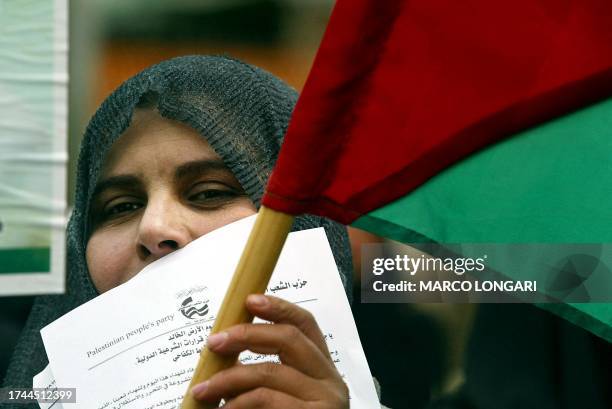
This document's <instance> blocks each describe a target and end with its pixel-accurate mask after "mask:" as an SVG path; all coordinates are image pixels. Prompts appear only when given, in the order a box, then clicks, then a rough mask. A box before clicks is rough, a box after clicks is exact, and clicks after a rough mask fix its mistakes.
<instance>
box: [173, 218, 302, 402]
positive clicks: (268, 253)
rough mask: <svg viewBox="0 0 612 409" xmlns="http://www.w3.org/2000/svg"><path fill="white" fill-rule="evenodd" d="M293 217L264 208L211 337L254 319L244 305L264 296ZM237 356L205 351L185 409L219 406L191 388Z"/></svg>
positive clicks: (227, 366) (197, 367) (189, 391)
mask: <svg viewBox="0 0 612 409" xmlns="http://www.w3.org/2000/svg"><path fill="white" fill-rule="evenodd" d="M293 219H294V217H293V216H291V215H288V214H285V213H281V212H277V211H276V210H272V209H269V208H266V207H264V206H262V207H261V208H260V209H259V213H258V214H257V218H256V220H255V225H254V226H253V230H252V231H251V234H250V235H249V239H248V241H247V243H246V246H245V248H244V251H243V252H242V256H241V257H240V261H239V262H238V266H236V271H235V272H234V276H233V278H232V281H231V283H230V285H229V288H228V290H227V293H226V294H225V298H224V299H223V303H222V304H221V308H220V309H219V313H218V315H217V318H216V320H215V324H214V326H213V328H212V331H211V334H214V333H217V332H220V331H223V330H224V329H226V328H229V327H231V326H233V325H237V324H242V323H248V322H251V321H252V320H253V316H252V315H251V314H250V313H249V312H248V311H247V309H246V307H245V301H246V298H247V296H248V295H249V294H255V293H260V294H261V293H264V292H265V290H266V287H267V285H268V282H269V281H270V277H271V276H272V272H273V271H274V267H275V266H276V261H277V260H278V256H279V255H280V252H281V250H282V248H283V245H284V244H285V239H286V238H287V235H288V234H289V231H290V230H291V225H292V224H293ZM237 358H238V356H231V357H225V356H220V355H217V354H215V353H212V352H210V351H209V350H208V348H203V349H202V353H201V354H200V360H199V361H198V365H197V366H196V368H195V372H194V373H193V378H192V379H191V383H190V384H189V388H188V389H187V393H186V394H185V397H184V398H183V403H182V405H181V408H182V409H212V408H217V407H218V403H217V404H207V403H203V402H199V401H196V400H195V399H194V398H193V397H192V395H191V388H192V387H193V386H194V385H196V384H198V383H200V382H204V381H206V380H207V379H210V377H212V376H213V375H214V374H216V373H217V372H219V371H222V370H223V369H226V368H229V367H230V366H232V365H234V364H235V363H236V359H237Z"/></svg>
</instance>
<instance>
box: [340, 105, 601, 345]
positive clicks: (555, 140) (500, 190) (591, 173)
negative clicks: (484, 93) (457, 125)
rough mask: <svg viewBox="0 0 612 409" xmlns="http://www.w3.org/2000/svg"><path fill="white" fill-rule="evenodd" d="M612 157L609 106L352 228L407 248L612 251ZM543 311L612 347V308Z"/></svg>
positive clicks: (501, 148) (460, 171)
mask: <svg viewBox="0 0 612 409" xmlns="http://www.w3.org/2000/svg"><path fill="white" fill-rule="evenodd" d="M611 152H612V100H606V101H604V102H601V103H598V104H596V105H592V106H590V107H588V108H585V109H582V110H580V111H578V112H575V113H572V114H570V115H567V116H565V117H562V118H559V119H556V120H554V121H551V122H548V123H546V124H544V125H541V126H538V127H536V128H533V129H530V130H528V131H525V132H522V133H520V134H517V135H515V136H514V137H512V138H509V139H507V140H505V141H502V142H500V143H498V144H495V145H492V146H490V147H489V148H487V149H485V150H482V151H479V152H478V153H476V154H474V155H472V156H470V157H468V158H467V159H464V160H463V161H461V162H459V163H458V164H456V165H454V166H452V167H450V168H448V169H446V170H445V171H443V172H442V173H440V174H438V175H437V176H435V177H434V178H432V179H430V180H429V181H428V182H427V183H425V184H424V185H422V186H421V187H419V188H418V189H416V190H415V191H413V192H412V193H411V194H410V195H407V196H405V197H403V198H400V199H398V200H396V201H394V202H392V203H390V204H388V205H386V206H384V207H382V208H379V209H376V210H375V211H373V212H371V213H369V214H366V215H364V216H362V217H360V218H359V219H357V220H356V221H355V222H353V224H352V225H353V226H354V227H357V228H361V229H364V230H368V231H370V232H373V233H375V234H378V235H381V236H384V237H388V238H391V239H394V240H397V241H401V242H404V243H418V242H427V241H433V242H437V243H509V244H512V243H559V244H563V243H612V229H611V228H610V226H612V211H610V206H609V201H610V197H612V184H611V183H609V181H610V180H612V155H611V154H610V153H611ZM502 273H504V274H507V272H502ZM542 307H543V308H546V309H548V310H551V311H553V312H555V313H557V314H559V315H561V316H563V317H564V318H566V319H568V320H569V321H571V322H573V323H575V324H577V325H580V326H582V327H584V328H586V329H588V330H590V331H592V332H593V333H595V334H597V335H599V336H601V337H603V338H605V339H607V340H608V341H610V342H612V329H611V328H612V304H601V303H599V304H587V303H585V304H546V305H542Z"/></svg>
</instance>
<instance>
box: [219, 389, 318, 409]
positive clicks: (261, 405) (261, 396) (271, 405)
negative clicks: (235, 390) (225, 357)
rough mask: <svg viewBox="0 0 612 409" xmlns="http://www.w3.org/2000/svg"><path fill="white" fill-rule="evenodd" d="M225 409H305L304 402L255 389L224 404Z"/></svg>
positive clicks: (284, 394)
mask: <svg viewBox="0 0 612 409" xmlns="http://www.w3.org/2000/svg"><path fill="white" fill-rule="evenodd" d="M223 408H227V409H287V408H291V409H306V404H305V402H304V401H302V400H300V399H298V398H296V397H294V396H291V395H287V394H286V393H283V392H279V391H275V390H272V389H268V388H257V389H254V390H252V391H249V392H247V393H243V394H242V395H240V396H238V397H236V398H234V399H232V400H230V401H228V402H226V404H225V406H223Z"/></svg>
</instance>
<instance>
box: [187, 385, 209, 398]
mask: <svg viewBox="0 0 612 409" xmlns="http://www.w3.org/2000/svg"><path fill="white" fill-rule="evenodd" d="M208 383H209V381H206V382H202V383H199V384H197V385H196V386H194V387H193V388H191V394H192V395H193V396H194V397H196V398H197V397H199V396H201V395H202V394H203V393H204V392H205V391H206V389H208Z"/></svg>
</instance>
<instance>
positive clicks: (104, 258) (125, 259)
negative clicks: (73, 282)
mask: <svg viewBox="0 0 612 409" xmlns="http://www.w3.org/2000/svg"><path fill="white" fill-rule="evenodd" d="M134 240H135V239H134V238H133V235H131V234H129V232H125V231H117V230H113V231H106V230H99V231H97V232H95V233H94V234H93V235H92V236H91V238H90V239H89V241H88V242H87V250H86V259H87V267H88V269H89V274H90V276H91V279H92V280H93V283H94V285H95V286H96V288H97V289H98V291H99V292H100V293H103V292H105V291H108V290H110V289H111V288H114V287H116V286H118V285H120V284H122V283H124V282H126V281H127V280H129V279H130V278H131V277H132V276H133V275H134V274H135V273H136V272H137V271H138V270H135V269H138V266H137V264H138V263H139V259H138V255H137V253H136V245H135V241H134ZM143 267H144V266H143ZM134 270H135V271H134Z"/></svg>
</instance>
